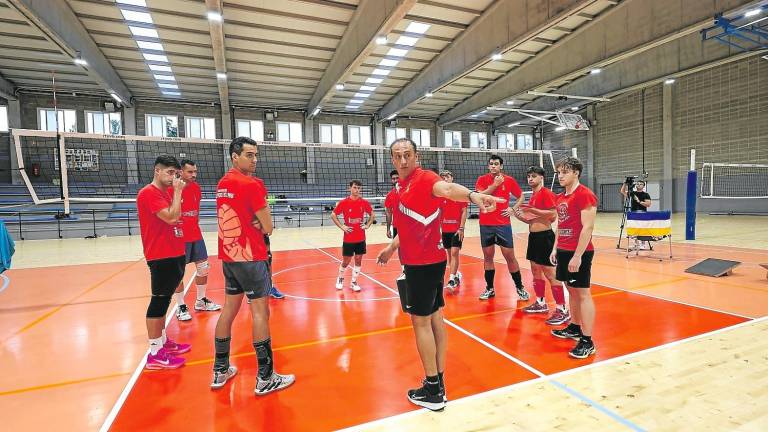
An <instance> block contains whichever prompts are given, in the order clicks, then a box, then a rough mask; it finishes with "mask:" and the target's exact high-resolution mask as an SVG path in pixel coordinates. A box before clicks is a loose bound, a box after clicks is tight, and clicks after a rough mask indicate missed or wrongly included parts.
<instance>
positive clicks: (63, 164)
mask: <svg viewBox="0 0 768 432" xmlns="http://www.w3.org/2000/svg"><path fill="white" fill-rule="evenodd" d="M58 135H59V137H58V138H59V139H58V142H59V182H60V183H61V199H62V200H64V216H65V217H69V177H68V172H67V155H66V152H65V150H66V143H65V142H64V134H63V133H59V134H58Z"/></svg>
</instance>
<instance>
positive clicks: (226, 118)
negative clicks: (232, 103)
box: [221, 105, 233, 140]
mask: <svg viewBox="0 0 768 432" xmlns="http://www.w3.org/2000/svg"><path fill="white" fill-rule="evenodd" d="M232 129H233V124H232V110H231V109H230V107H229V106H223V105H222V107H221V137H222V138H223V139H226V140H231V139H232Z"/></svg>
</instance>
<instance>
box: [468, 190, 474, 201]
mask: <svg viewBox="0 0 768 432" xmlns="http://www.w3.org/2000/svg"><path fill="white" fill-rule="evenodd" d="M473 193H475V191H469V193H468V194H467V201H469V202H472V194H473Z"/></svg>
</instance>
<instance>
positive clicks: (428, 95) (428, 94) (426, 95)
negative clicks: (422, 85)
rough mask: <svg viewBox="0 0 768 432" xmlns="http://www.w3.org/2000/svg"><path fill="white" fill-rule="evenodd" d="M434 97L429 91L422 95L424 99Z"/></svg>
mask: <svg viewBox="0 0 768 432" xmlns="http://www.w3.org/2000/svg"><path fill="white" fill-rule="evenodd" d="M434 95H435V94H434V93H432V92H431V91H428V92H427V93H426V94H425V95H424V97H428V98H430V97H432V96H434Z"/></svg>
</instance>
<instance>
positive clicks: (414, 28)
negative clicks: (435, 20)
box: [405, 21, 432, 34]
mask: <svg viewBox="0 0 768 432" xmlns="http://www.w3.org/2000/svg"><path fill="white" fill-rule="evenodd" d="M430 27H432V26H431V25H429V24H424V23H420V22H417V21H412V22H411V23H410V24H408V27H406V28H405V32H406V33H418V34H424V33H426V32H427V30H429V28H430Z"/></svg>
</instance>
